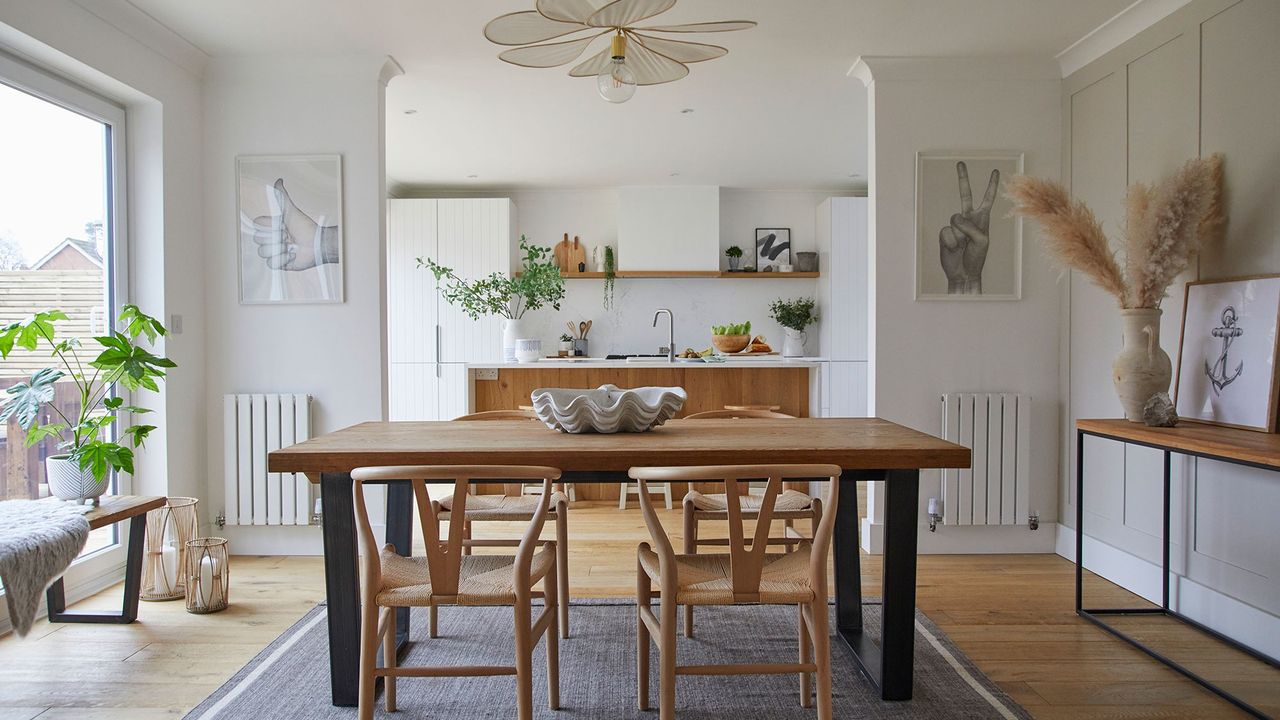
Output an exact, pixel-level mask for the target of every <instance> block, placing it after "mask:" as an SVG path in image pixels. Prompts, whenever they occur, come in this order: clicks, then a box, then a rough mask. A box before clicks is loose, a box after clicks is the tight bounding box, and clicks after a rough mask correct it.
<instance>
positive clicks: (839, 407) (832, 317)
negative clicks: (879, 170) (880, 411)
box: [815, 197, 871, 417]
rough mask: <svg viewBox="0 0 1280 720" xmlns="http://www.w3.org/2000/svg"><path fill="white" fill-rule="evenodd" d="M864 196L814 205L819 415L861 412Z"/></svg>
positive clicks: (866, 318) (864, 401) (865, 307)
mask: <svg viewBox="0 0 1280 720" xmlns="http://www.w3.org/2000/svg"><path fill="white" fill-rule="evenodd" d="M867 232H868V226H867V198H865V197H833V198H828V199H826V200H824V201H823V202H822V204H821V205H819V206H818V217H817V244H818V262H819V270H821V272H822V274H821V276H819V278H818V282H817V287H816V289H815V294H816V299H817V301H818V311H819V313H820V316H821V319H820V320H819V322H818V351H819V353H821V355H822V356H823V357H825V358H827V362H826V363H825V364H824V365H823V367H822V372H823V374H824V375H825V377H824V378H823V382H822V398H821V401H822V409H821V412H822V415H823V416H824V417H863V416H866V415H868V414H869V413H870V404H869V399H868V374H867V370H868V345H869V343H868V331H869V327H870V307H871V296H870V281H869V277H868V275H867V268H868V266H869V265H870V257H869V248H868V245H867Z"/></svg>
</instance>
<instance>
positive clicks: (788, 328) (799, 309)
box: [769, 298, 818, 357]
mask: <svg viewBox="0 0 1280 720" xmlns="http://www.w3.org/2000/svg"><path fill="white" fill-rule="evenodd" d="M816 305H817V303H815V302H814V300H813V298H795V299H793V300H783V299H782V298H778V299H777V300H774V301H773V302H772V303H770V304H769V317H771V318H773V319H774V320H776V321H778V324H779V325H781V326H782V328H783V333H784V337H783V340H782V356H783V357H803V356H804V342H805V340H806V339H807V336H806V335H805V332H804V330H805V328H807V327H809V326H810V325H812V324H813V323H815V322H817V321H818V313H817V312H816V310H815V308H816Z"/></svg>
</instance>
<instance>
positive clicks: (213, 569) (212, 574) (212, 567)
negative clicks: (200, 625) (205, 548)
mask: <svg viewBox="0 0 1280 720" xmlns="http://www.w3.org/2000/svg"><path fill="white" fill-rule="evenodd" d="M218 574H219V573H218V572H217V564H216V563H215V562H214V561H213V558H212V557H210V556H208V555H205V556H204V557H202V558H200V585H199V586H198V587H197V589H196V595H195V599H196V607H198V608H204V607H208V606H209V605H211V604H213V600H214V598H215V597H216V593H217V591H216V590H215V589H214V584H213V583H214V579H215V578H216V577H217V576H218Z"/></svg>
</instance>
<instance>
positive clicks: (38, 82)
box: [0, 50, 133, 629]
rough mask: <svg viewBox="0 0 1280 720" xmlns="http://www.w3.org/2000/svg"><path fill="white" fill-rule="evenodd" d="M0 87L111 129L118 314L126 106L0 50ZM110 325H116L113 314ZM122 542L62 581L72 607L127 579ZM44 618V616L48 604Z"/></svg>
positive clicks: (122, 532) (126, 291)
mask: <svg viewBox="0 0 1280 720" xmlns="http://www.w3.org/2000/svg"><path fill="white" fill-rule="evenodd" d="M0 83H2V84H4V85H7V86H9V87H12V88H15V89H17V90H21V91H22V92H25V93H27V94H29V95H33V96H35V97H38V98H40V99H41V100H45V101H47V102H50V103H53V104H54V105H57V106H59V107H62V108H65V109H67V110H69V111H71V112H74V113H76V114H78V115H83V116H84V117H87V118H90V119H92V120H96V121H98V122H100V123H102V124H104V125H106V126H107V127H108V128H110V135H109V139H108V142H107V158H106V160H105V161H106V163H107V209H108V217H107V219H106V222H105V223H104V228H103V230H104V233H105V234H106V243H105V244H106V247H105V251H106V257H105V260H106V262H107V267H108V268H109V269H110V273H109V275H108V276H107V278H106V279H107V286H108V293H109V295H108V297H109V298H110V299H111V300H112V303H109V304H108V305H109V306H110V305H112V304H114V308H112V310H116V309H118V308H119V307H122V306H123V305H124V304H125V303H127V302H130V297H131V295H132V292H131V291H132V288H131V287H130V285H129V273H128V268H129V262H128V247H129V240H128V239H129V233H128V224H127V217H128V216H127V213H126V208H127V207H128V203H127V175H126V173H125V157H126V155H125V137H126V135H127V132H126V128H125V120H126V112H125V108H124V106H122V105H120V104H119V103H116V102H113V101H112V100H109V99H107V98H105V97H102V96H101V95H98V94H96V93H94V92H92V91H90V90H87V89H85V88H83V87H81V86H79V85H77V84H75V83H73V82H71V81H69V80H66V79H64V78H62V77H59V76H57V75H54V74H53V73H50V72H47V71H45V70H42V69H40V68H38V67H35V66H34V65H31V64H30V63H28V62H26V61H24V60H21V59H19V58H17V57H15V56H13V55H10V54H9V53H6V52H4V51H3V50H0ZM107 314H108V315H109V316H110V317H108V318H106V320H107V321H108V324H111V325H113V324H114V320H115V318H114V316H113V314H112V312H111V311H108V313H107ZM132 489H133V478H132V477H130V476H129V475H128V474H125V473H120V474H119V475H118V476H117V478H116V493H118V494H121V495H128V494H129V493H130V492H131V491H132ZM116 539H117V542H116V543H115V544H114V545H111V546H109V547H106V548H103V549H102V550H99V551H97V552H94V553H91V554H89V555H86V556H85V557H82V558H79V559H77V560H76V561H75V562H74V563H73V564H72V565H71V567H70V568H69V569H68V570H67V573H66V575H64V576H63V583H64V585H65V588H66V595H67V602H68V603H71V602H75V601H76V600H79V599H81V598H83V597H84V596H86V595H88V594H92V593H93V592H96V591H97V590H98V589H100V588H102V587H104V586H107V585H110V584H113V583H115V582H118V581H119V580H121V579H123V578H124V566H125V544H126V543H127V542H128V524H127V523H121V524H120V525H119V526H118V532H117V533H116ZM40 614H41V615H43V614H44V607H43V603H42V604H41V610H40ZM8 625H9V613H8V608H7V605H6V604H4V603H0V629H4V628H7V626H8Z"/></svg>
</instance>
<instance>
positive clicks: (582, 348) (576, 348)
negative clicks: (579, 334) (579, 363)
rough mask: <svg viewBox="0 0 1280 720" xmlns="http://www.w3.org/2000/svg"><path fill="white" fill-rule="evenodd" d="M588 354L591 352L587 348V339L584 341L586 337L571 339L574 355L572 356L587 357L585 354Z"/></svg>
mask: <svg viewBox="0 0 1280 720" xmlns="http://www.w3.org/2000/svg"><path fill="white" fill-rule="evenodd" d="M590 354H591V353H590V352H589V351H588V350H587V341H586V339H581V340H574V341H573V356H574V357H587V356H589V355H590Z"/></svg>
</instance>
